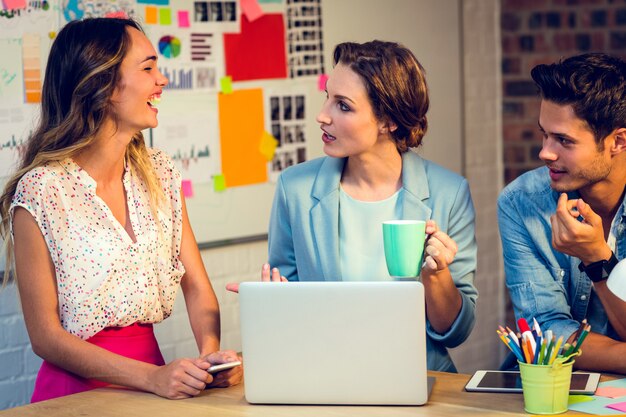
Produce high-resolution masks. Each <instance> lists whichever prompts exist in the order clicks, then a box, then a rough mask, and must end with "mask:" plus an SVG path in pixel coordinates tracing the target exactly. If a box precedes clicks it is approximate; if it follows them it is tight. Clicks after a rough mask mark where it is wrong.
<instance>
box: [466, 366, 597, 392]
mask: <svg viewBox="0 0 626 417" xmlns="http://www.w3.org/2000/svg"><path fill="white" fill-rule="evenodd" d="M599 382H600V374H599V373H593V372H573V373H572V383H571V384H570V389H569V392H570V394H593V393H594V392H596V388H598V383H599ZM465 390H466V391H477V392H522V380H521V378H520V374H519V371H476V372H475V373H474V375H472V377H471V378H470V380H469V382H468V383H467V385H465Z"/></svg>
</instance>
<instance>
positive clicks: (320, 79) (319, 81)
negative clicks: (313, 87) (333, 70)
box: [317, 74, 328, 91]
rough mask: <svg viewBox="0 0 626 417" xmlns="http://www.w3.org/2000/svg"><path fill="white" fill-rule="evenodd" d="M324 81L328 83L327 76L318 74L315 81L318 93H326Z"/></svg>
mask: <svg viewBox="0 0 626 417" xmlns="http://www.w3.org/2000/svg"><path fill="white" fill-rule="evenodd" d="M326 81H328V75H327V74H320V76H319V77H318V79H317V89H318V90H319V91H326Z"/></svg>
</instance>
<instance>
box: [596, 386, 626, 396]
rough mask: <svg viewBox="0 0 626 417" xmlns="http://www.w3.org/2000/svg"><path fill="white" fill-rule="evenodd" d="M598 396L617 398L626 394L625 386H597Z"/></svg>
mask: <svg viewBox="0 0 626 417" xmlns="http://www.w3.org/2000/svg"><path fill="white" fill-rule="evenodd" d="M595 395H598V396H600V397H609V398H618V397H623V396H625V395H626V388H619V387H598V389H596V394H595Z"/></svg>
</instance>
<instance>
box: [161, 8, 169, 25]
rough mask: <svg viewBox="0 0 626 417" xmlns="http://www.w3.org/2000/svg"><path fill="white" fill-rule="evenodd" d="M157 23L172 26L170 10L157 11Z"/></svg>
mask: <svg viewBox="0 0 626 417" xmlns="http://www.w3.org/2000/svg"><path fill="white" fill-rule="evenodd" d="M159 23H160V24H162V25H171V24H172V10H171V9H170V8H169V7H163V8H162V9H159Z"/></svg>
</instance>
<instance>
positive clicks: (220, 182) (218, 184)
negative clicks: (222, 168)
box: [213, 174, 226, 193]
mask: <svg viewBox="0 0 626 417" xmlns="http://www.w3.org/2000/svg"><path fill="white" fill-rule="evenodd" d="M213 189H214V190H215V191H217V192H218V193H219V192H221V191H224V190H225V189H226V178H224V175H223V174H218V175H213Z"/></svg>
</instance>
